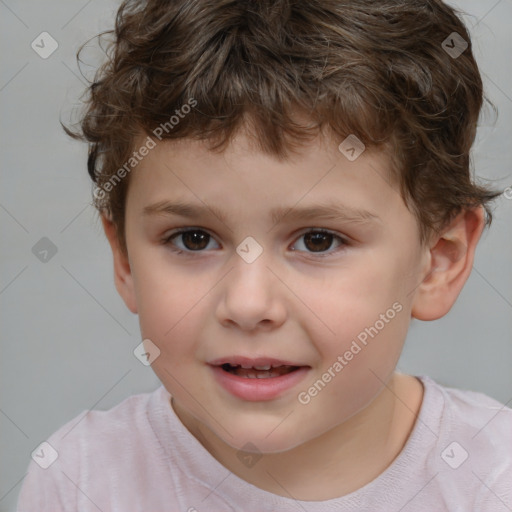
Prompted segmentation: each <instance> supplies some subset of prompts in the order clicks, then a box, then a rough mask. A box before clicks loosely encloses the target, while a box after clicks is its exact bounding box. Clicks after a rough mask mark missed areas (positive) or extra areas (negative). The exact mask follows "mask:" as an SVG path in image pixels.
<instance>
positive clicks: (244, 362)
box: [208, 356, 308, 368]
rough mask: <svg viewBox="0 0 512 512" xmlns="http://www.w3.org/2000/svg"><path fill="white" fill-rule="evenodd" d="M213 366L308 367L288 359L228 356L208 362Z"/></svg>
mask: <svg viewBox="0 0 512 512" xmlns="http://www.w3.org/2000/svg"><path fill="white" fill-rule="evenodd" d="M208 364H210V365H212V366H222V365H223V364H230V365H233V366H237V365H238V366H246V367H248V368H254V367H256V366H269V365H270V366H308V365H305V364H301V363H297V362H294V361H289V360H286V359H276V358H274V357H265V356H262V357H246V356H227V357H219V358H218V359H214V360H213V361H208Z"/></svg>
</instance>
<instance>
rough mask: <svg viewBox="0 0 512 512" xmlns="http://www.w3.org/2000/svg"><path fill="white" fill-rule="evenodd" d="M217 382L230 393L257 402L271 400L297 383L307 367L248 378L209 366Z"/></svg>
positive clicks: (218, 367)
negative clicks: (276, 374)
mask: <svg viewBox="0 0 512 512" xmlns="http://www.w3.org/2000/svg"><path fill="white" fill-rule="evenodd" d="M210 368H211V369H212V371H213V374H214V376H215V379H216V380H217V382H218V383H219V384H220V385H221V386H222V387H223V388H224V389H225V390H226V391H229V392H230V393H231V394H232V395H234V396H236V397H238V398H242V399H243V400H248V401H250V402H257V401H261V400H272V399H273V398H276V397H278V396H279V395H280V394H281V393H284V392H285V391H287V390H288V389H290V388H292V387H293V386H295V385H297V384H298V383H299V382H300V381H301V380H302V379H303V378H304V377H305V376H306V373H307V372H308V370H309V369H310V368H309V367H304V366H303V367H301V368H299V369H298V370H295V371H293V372H290V373H287V374H286V375H281V376H280V377H269V378H266V379H257V378H256V379H249V378H247V377H239V376H238V375H234V374H232V373H229V372H226V371H224V370H223V369H222V367H220V366H211V365H210Z"/></svg>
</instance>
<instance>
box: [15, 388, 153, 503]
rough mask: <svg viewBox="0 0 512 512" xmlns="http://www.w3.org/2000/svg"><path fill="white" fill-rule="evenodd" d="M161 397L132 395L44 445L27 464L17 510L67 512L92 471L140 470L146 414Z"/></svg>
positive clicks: (83, 416) (85, 415) (87, 414)
mask: <svg viewBox="0 0 512 512" xmlns="http://www.w3.org/2000/svg"><path fill="white" fill-rule="evenodd" d="M161 392H162V387H160V388H158V389H156V390H155V391H153V392H150V393H140V394H137V395H132V396H130V397H128V398H126V399H124V400H123V401H122V402H120V403H119V404H117V405H116V406H114V407H112V408H111V409H108V410H105V411H101V410H84V411H82V412H81V413H80V414H79V415H77V416H76V417H74V418H73V419H72V420H70V421H68V422H67V423H66V424H64V425H63V426H61V427H60V428H58V429H57V430H56V431H55V432H54V433H53V434H51V435H50V436H49V437H48V438H47V439H46V440H45V441H42V442H41V443H40V444H39V445H38V447H37V448H36V449H35V450H34V452H33V453H32V456H31V459H30V463H29V464H28V469H27V474H26V476H25V478H24V481H23V484H22V487H21V491H20V495H19V501H18V507H19V508H18V510H19V511H20V512H23V511H24V510H46V508H45V507H46V506H47V505H48V503H49V502H50V503H51V504H52V506H53V507H54V508H53V510H55V511H57V510H61V508H62V510H66V509H68V508H69V507H73V506H74V505H73V503H74V504H75V505H76V502H77V497H78V494H79V492H80V491H82V492H84V491H85V488H86V487H89V486H90V484H91V475H92V474H94V471H97V470H100V469H101V470H105V471H108V469H114V468H117V470H119V468H123V467H125V468H130V467H131V468H135V467H139V466H138V463H139V462H140V461H141V460H144V456H143V454H141V452H142V449H141V448H140V447H142V446H144V447H145V449H146V448H147V450H151V446H148V444H149V445H150V444H151V443H148V434H147V432H148V429H149V430H151V426H150V424H149V421H148V417H147V416H148V408H149V407H150V405H151V402H152V401H154V400H155V399H156V398H157V397H158V395H159V393H161ZM149 439H151V436H150V437H149ZM142 441H144V442H142ZM146 453H147V452H146ZM134 462H135V463H136V464H134ZM123 465H124V466H123ZM78 489H80V491H78ZM59 507H61V508H59Z"/></svg>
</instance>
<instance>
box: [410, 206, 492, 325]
mask: <svg viewBox="0 0 512 512" xmlns="http://www.w3.org/2000/svg"><path fill="white" fill-rule="evenodd" d="M484 215H485V212H484V209H483V207H481V206H479V207H478V208H474V209H470V210H465V211H464V212H462V213H461V214H459V215H458V216H457V217H456V218H455V219H454V220H453V221H452V222H451V223H450V225H449V226H448V227H447V228H446V229H445V230H443V232H442V234H441V235H440V236H439V235H438V236H437V237H435V238H434V240H433V242H432V243H431V244H430V248H429V249H426V250H427V251H428V254H427V260H428V262H429V263H428V265H427V266H426V269H425V273H424V275H425V277H424V279H423V281H422V283H421V284H420V285H419V286H418V287H417V288H416V290H415V296H414V299H413V306H412V310H411V315H412V316H413V317H414V318H417V319H418V320H437V319H438V318H441V317H443V316H444V315H446V314H447V313H448V311H450V309H451V308H452V306H453V304H454V303H455V301H456V300H457V297H458V296H459V294H460V292H461V290H462V288H463V286H464V284H465V283H466V281H467V279H468V277H469V274H470V273H471V270H472V268H473V259H474V256H475V250H476V246H477V244H478V241H479V240H480V236H481V235H482V231H483V229H484V225H485V219H484Z"/></svg>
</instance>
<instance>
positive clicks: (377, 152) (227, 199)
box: [129, 132, 402, 222]
mask: <svg viewBox="0 0 512 512" xmlns="http://www.w3.org/2000/svg"><path fill="white" fill-rule="evenodd" d="M142 140H144V139H142V138H141V139H140V140H139V142H140V141H142ZM156 142H157V144H156V145H155V147H154V148H153V149H152V150H151V151H149V153H148V154H147V156H145V157H144V158H143V159H142V161H141V162H140V163H139V164H138V165H137V167H136V169H135V170H134V172H133V173H132V175H131V177H130V186H129V196H130V195H131V196H132V201H131V202H132V203H133V199H135V201H136V203H137V204H138V207H139V208H142V209H143V210H144V211H145V212H146V213H151V212H153V213H157V212H158V211H164V210H165V209H166V208H167V211H168V212H170V211H171V210H172V209H173V208H174V209H175V210H176V209H179V210H180V212H179V213H180V214H185V216H186V215H187V214H188V216H190V217H192V216H193V215H196V216H198V212H199V211H200V210H201V202H203V203H208V205H209V209H210V212H211V213H212V214H215V216H217V217H219V218H220V220H226V219H224V217H225V216H226V215H228V214H232V213H233V212H232V211H229V208H228V207H229V206H233V207H234V208H235V210H238V211H240V210H241V209H245V210H251V209H252V210H253V212H254V214H257V213H258V214H261V213H262V211H263V209H265V210H266V215H267V216H268V217H269V218H270V219H271V220H272V221H274V222H275V221H276V219H277V218H281V217H283V216H285V215H288V216H289V218H290V219H291V218H297V219H299V218H304V217H307V216H322V215H323V216H324V217H328V216H329V215H331V216H333V215H336V214H337V213H339V212H340V211H341V210H344V214H345V216H346V217H348V216H352V218H353V219H358V220H360V221H363V220H370V219H371V218H372V217H373V218H374V217H377V216H378V215H377V213H376V211H375V209H380V210H385V209H386V208H388V207H389V206H390V203H392V202H397V201H398V202H401V201H402V200H401V197H400V196H399V193H398V188H397V186H396V185H395V184H394V183H393V182H392V179H391V172H390V160H389V157H388V154H387V151H385V150H383V149H376V148H371V149H365V150H364V151H363V152H362V153H361V154H360V155H359V156H358V157H357V158H355V159H352V160H351V159H349V158H348V157H347V153H346V146H347V144H344V143H343V140H341V141H337V140H336V138H335V137H333V136H319V137H317V138H315V139H314V140H312V141H310V142H307V143H305V144H303V145H302V146H301V147H299V148H298V149H296V150H295V151H291V152H289V154H288V156H287V158H284V159H283V158H281V159H279V158H277V157H275V156H272V155H269V154H267V153H264V152H263V151H261V150H260V149H258V147H257V145H256V144H254V141H253V139H252V138H251V137H250V136H249V135H247V133H245V132H239V133H238V134H237V135H236V137H234V138H233V139H232V141H231V143H230V144H229V145H228V146H227V147H226V148H225V150H224V151H222V152H219V151H211V150H210V149H209V144H208V142H207V141H200V140H195V139H178V140H169V139H164V140H162V141H160V142H158V141H156ZM340 144H341V150H340ZM136 147H137V145H136ZM349 149H350V148H349ZM357 149H358V148H356V150H357ZM348 156H352V155H351V153H350V152H349V153H348ZM170 203H172V204H173V205H174V206H172V207H169V204H170ZM180 203H181V205H180ZM187 203H188V206H187ZM190 203H194V205H195V206H192V205H191V204H190ZM180 206H181V207H180ZM203 206H204V205H203ZM299 206H300V208H299ZM319 206H321V208H319ZM287 209H288V210H290V211H289V212H287ZM203 210H204V208H203ZM270 210H271V211H270ZM335 210H337V211H335Z"/></svg>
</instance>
